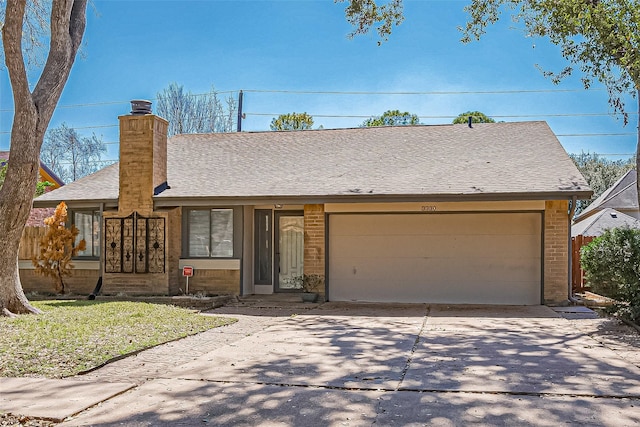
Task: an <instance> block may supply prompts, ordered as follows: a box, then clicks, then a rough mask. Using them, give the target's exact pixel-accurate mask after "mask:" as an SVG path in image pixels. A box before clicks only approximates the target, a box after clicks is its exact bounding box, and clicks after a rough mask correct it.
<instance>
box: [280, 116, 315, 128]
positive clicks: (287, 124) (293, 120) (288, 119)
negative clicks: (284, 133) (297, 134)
mask: <svg viewBox="0 0 640 427" xmlns="http://www.w3.org/2000/svg"><path fill="white" fill-rule="evenodd" d="M312 127H313V117H311V116H310V115H309V114H307V113H288V114H280V115H279V116H278V117H276V118H274V119H273V120H271V125H270V128H271V130H308V129H311V128H312Z"/></svg>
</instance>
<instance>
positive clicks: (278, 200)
mask: <svg viewBox="0 0 640 427" xmlns="http://www.w3.org/2000/svg"><path fill="white" fill-rule="evenodd" d="M592 193H593V192H592V191H591V190H581V191H571V192H567V191H559V192H558V191H556V192H540V193H472V194H344V195H285V196H254V197H247V196H228V197H166V196H165V197H155V198H154V204H155V206H156V207H174V206H202V205H206V204H218V205H234V206H235V205H261V204H283V205H290V204H291V205H295V204H297V205H299V204H321V203H383V202H388V203H389V202H395V203H401V202H473V201H524V200H571V199H572V198H573V197H574V196H575V197H577V198H578V199H588V198H590V197H591V194H592Z"/></svg>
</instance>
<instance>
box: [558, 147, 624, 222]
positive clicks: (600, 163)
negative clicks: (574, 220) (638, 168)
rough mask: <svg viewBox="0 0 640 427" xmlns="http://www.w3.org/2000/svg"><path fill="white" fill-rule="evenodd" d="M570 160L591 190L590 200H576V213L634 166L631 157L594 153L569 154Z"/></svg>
mask: <svg viewBox="0 0 640 427" xmlns="http://www.w3.org/2000/svg"><path fill="white" fill-rule="evenodd" d="M569 157H571V160H573V163H575V165H576V166H577V168H578V170H579V171H580V173H582V176H584V178H585V179H586V180H587V183H588V184H589V187H591V189H592V190H593V196H592V197H591V199H590V200H578V202H577V205H576V214H579V213H580V212H582V211H583V210H584V209H585V208H586V207H587V206H589V205H590V204H591V202H593V201H594V200H595V199H597V198H598V196H600V195H601V194H602V193H603V192H604V191H605V190H606V189H607V188H609V187H611V186H612V185H613V184H614V183H615V182H616V181H617V180H618V179H619V178H620V177H621V176H622V175H624V174H625V173H626V172H627V171H629V170H631V169H633V168H634V166H635V165H634V162H633V159H632V158H630V159H628V160H608V159H606V158H605V157H601V156H599V155H598V154H596V153H584V152H583V153H580V154H570V155H569Z"/></svg>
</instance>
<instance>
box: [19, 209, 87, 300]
mask: <svg viewBox="0 0 640 427" xmlns="http://www.w3.org/2000/svg"><path fill="white" fill-rule="evenodd" d="M44 223H45V225H46V226H47V232H46V234H45V235H44V236H42V239H40V253H39V254H38V256H35V257H33V258H32V259H31V261H32V262H33V265H34V267H35V268H36V273H38V274H41V275H43V276H48V277H51V278H52V279H53V283H54V287H55V290H56V292H58V293H61V294H64V293H65V291H66V290H65V287H64V280H63V278H64V276H70V275H71V269H72V268H73V265H72V264H71V258H72V257H74V256H76V255H78V252H80V251H83V250H85V249H86V242H85V240H84V239H82V240H80V242H78V244H77V245H76V244H75V241H76V237H78V233H80V230H78V229H77V228H76V226H75V225H72V226H71V227H69V228H67V227H66V223H67V205H66V203H65V202H60V204H59V205H58V206H57V207H56V210H55V212H54V213H53V215H52V216H50V217H48V218H45V220H44Z"/></svg>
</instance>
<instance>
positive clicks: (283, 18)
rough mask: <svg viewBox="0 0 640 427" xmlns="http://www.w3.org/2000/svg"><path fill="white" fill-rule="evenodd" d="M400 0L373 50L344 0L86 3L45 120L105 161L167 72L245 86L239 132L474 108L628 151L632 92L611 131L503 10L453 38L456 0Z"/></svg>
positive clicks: (4, 89) (2, 114) (230, 87)
mask: <svg viewBox="0 0 640 427" xmlns="http://www.w3.org/2000/svg"><path fill="white" fill-rule="evenodd" d="M405 3H406V4H405V16H406V20H405V22H404V23H403V24H402V25H401V26H400V27H398V28H396V29H395V30H394V32H393V34H392V35H391V37H390V39H389V41H388V42H386V43H384V44H382V46H378V45H377V43H376V42H377V38H376V36H375V35H366V36H358V37H356V38H354V39H349V38H348V37H347V34H348V33H349V32H350V26H349V25H348V23H347V22H346V21H345V19H344V4H334V3H333V1H332V0H322V1H303V0H298V1H283V0H280V1H268V0H263V1H243V0H234V1H219V0H209V1H207V0H201V1H161V0H137V1H135V0H134V1H116V0H112V1H106V0H94V1H93V3H92V5H90V6H89V12H88V23H87V30H86V33H85V38H84V46H83V52H82V56H81V57H79V58H78V59H77V61H76V63H75V65H74V68H73V70H72V72H71V76H70V78H69V82H68V83H67V85H66V87H65V89H64V92H63V94H62V98H61V100H60V103H59V108H58V109H57V110H56V113H55V114H54V117H53V119H52V122H51V125H50V127H56V126H59V125H60V124H61V123H63V122H65V123H66V124H67V125H69V126H72V127H76V128H78V131H79V132H80V133H81V134H82V135H90V134H91V133H96V135H98V136H102V137H103V139H104V141H105V142H107V143H108V148H109V153H108V154H107V156H105V158H106V159H115V158H117V150H118V147H117V139H118V128H117V123H118V120H117V116H118V115H122V114H128V112H129V111H130V107H129V103H128V101H129V100H131V99H150V100H153V99H154V98H155V97H156V94H157V93H158V92H160V91H162V90H163V89H164V88H166V87H167V85H169V84H170V83H172V82H176V83H178V84H182V85H183V86H184V87H185V89H187V90H189V91H191V92H193V93H203V92H206V91H208V90H209V89H210V88H211V87H212V86H215V88H216V90H218V91H221V92H226V91H229V95H231V96H234V97H236V96H237V93H238V91H239V90H241V89H242V90H244V91H245V98H244V111H245V113H246V114H247V117H246V119H245V120H244V121H243V130H247V131H252V130H268V129H269V123H270V121H271V119H272V118H273V117H275V116H276V115H278V114H281V113H287V112H292V111H296V112H302V111H306V112H307V113H309V114H311V115H314V116H315V126H319V125H322V126H323V127H325V128H334V127H355V126H358V125H359V124H360V123H362V121H363V120H364V119H365V117H369V116H372V115H379V114H381V113H383V112H384V111H385V110H389V109H400V110H403V111H409V112H411V113H415V114H417V115H418V116H421V122H422V123H425V124H439V123H450V122H451V120H452V119H451V118H449V117H448V116H456V115H458V114H459V113H461V112H463V111H467V110H480V111H482V112H484V113H486V114H487V115H489V116H491V117H494V118H495V119H496V120H504V121H522V120H546V121H547V122H548V123H549V125H550V126H551V128H552V129H553V130H554V132H555V133H556V134H558V135H559V139H560V141H561V142H562V144H563V145H564V147H565V149H566V150H567V151H568V152H580V151H590V152H597V153H621V154H626V155H625V156H622V157H630V156H631V155H632V153H634V151H635V141H636V137H635V130H636V126H637V115H636V114H635V112H636V110H637V108H636V104H635V102H636V101H635V100H633V99H630V100H629V107H630V108H629V110H630V111H632V112H634V114H632V115H631V116H630V124H629V125H627V126H626V127H624V126H623V123H622V119H621V118H616V117H613V116H610V115H607V113H609V112H610V111H611V109H610V108H609V106H608V104H607V93H606V91H604V90H603V89H602V87H601V86H598V85H595V86H594V89H592V90H589V91H585V90H583V89H582V87H581V83H580V81H579V79H578V78H577V77H574V78H571V79H569V80H567V81H565V82H564V83H562V84H561V85H559V86H554V85H553V84H552V83H551V82H550V81H549V80H547V79H545V78H544V77H543V76H542V74H541V72H540V71H539V70H538V69H537V68H536V66H535V65H536V64H539V65H540V66H542V67H544V68H546V69H551V70H560V69H561V68H562V67H563V66H564V62H563V60H562V58H561V56H560V53H559V50H558V48H556V47H555V46H552V45H550V44H549V43H547V42H546V41H545V40H541V39H531V38H526V37H524V34H523V33H522V31H521V30H518V29H514V28H513V26H514V25H513V23H511V22H510V21H509V19H508V18H507V19H504V20H503V21H502V22H500V23H499V24H498V25H495V26H494V27H491V28H489V31H488V34H487V35H486V36H485V37H484V38H483V39H482V40H481V41H479V42H474V43H471V44H469V45H463V44H461V43H460V41H459V40H460V38H461V35H460V33H459V32H458V30H457V27H458V26H462V25H464V23H465V20H466V15H465V13H464V12H463V10H462V8H463V7H464V6H465V5H466V4H467V3H468V2H467V1H464V0H460V1H452V0H448V1H427V0H424V1H418V0H408V1H407V0H405ZM0 73H1V74H0V110H1V111H0V150H3V149H7V148H8V146H9V131H10V129H11V118H12V114H13V113H12V100H11V92H10V86H9V83H8V76H7V74H6V70H4V69H2V70H0ZM33 74H34V76H35V73H33ZM33 80H34V83H35V77H34V79H33ZM274 91H275V92H274ZM532 91H533V92H532ZM299 92H367V93H373V94H366V95H365V94H337V93H334V94H322V93H299ZM398 92H403V93H405V94H403V95H396V94H392V93H398ZM443 92H446V93H443ZM479 92H485V93H479ZM500 92H502V93H500ZM504 92H507V93H504ZM406 93H409V94H406ZM76 105H80V106H76ZM320 116H342V117H320ZM358 116H362V117H358ZM593 134H626V135H622V136H592V135H593ZM564 135H566V136H564ZM569 135H571V136H569ZM619 157H620V156H611V158H619Z"/></svg>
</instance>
